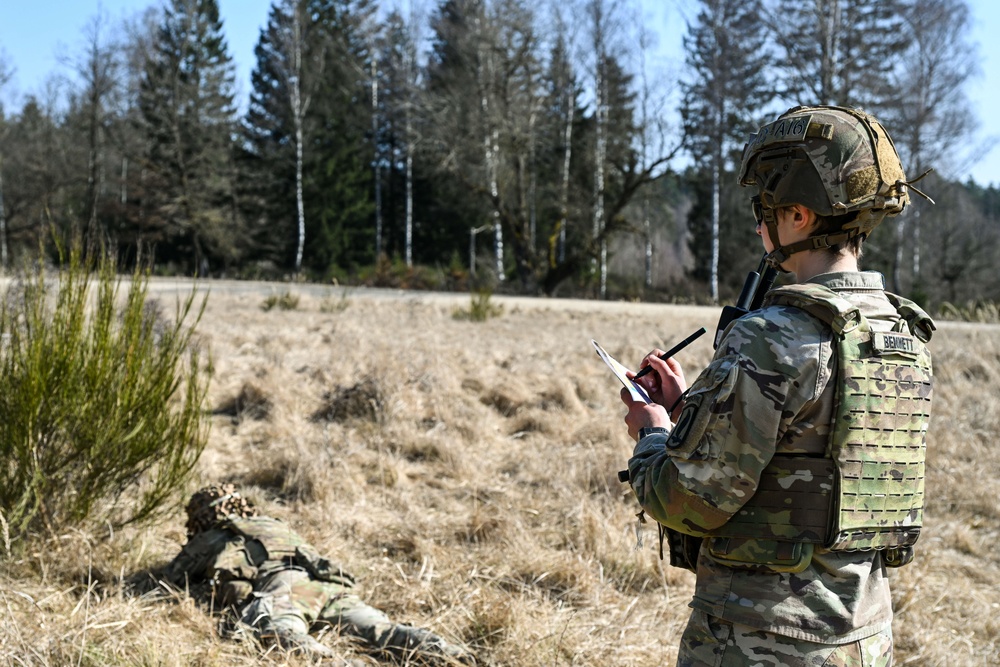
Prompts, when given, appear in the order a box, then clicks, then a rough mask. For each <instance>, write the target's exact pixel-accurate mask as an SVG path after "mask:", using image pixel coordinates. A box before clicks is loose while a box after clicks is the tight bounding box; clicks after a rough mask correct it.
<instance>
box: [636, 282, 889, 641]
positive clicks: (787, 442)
mask: <svg viewBox="0 0 1000 667" xmlns="http://www.w3.org/2000/svg"><path fill="white" fill-rule="evenodd" d="M810 282H815V283H818V284H821V285H824V286H826V287H828V288H830V289H831V290H833V291H834V292H836V293H837V294H838V295H839V296H841V297H843V298H845V299H847V300H848V301H850V302H852V303H854V304H855V305H857V306H858V307H859V309H860V310H861V312H862V314H864V315H865V317H867V318H868V320H869V321H870V323H871V325H872V327H873V328H874V329H876V330H881V331H887V330H889V329H890V328H891V327H892V326H893V325H894V324H895V323H896V322H897V321H898V320H899V315H898V313H897V311H896V309H895V307H894V306H893V305H892V304H891V303H890V301H889V300H888V298H887V297H886V295H885V292H884V288H883V283H882V277H881V275H879V274H877V273H871V272H864V273H831V274H824V275H820V276H816V277H814V278H813V279H812V280H811V281H810ZM834 350H835V346H834V343H833V340H832V334H831V331H830V329H829V327H828V326H827V325H826V324H824V323H823V322H821V321H820V320H819V319H817V318H815V317H813V316H812V315H810V314H808V313H806V312H805V311H804V310H801V309H798V308H793V307H788V306H767V305H765V307H764V308H763V309H762V310H760V311H757V312H755V313H751V314H750V315H748V316H746V317H744V318H741V319H740V320H737V321H736V322H734V323H733V324H732V325H731V327H730V329H729V331H727V332H726V335H725V337H724V338H723V340H722V342H721V343H720V345H719V349H718V350H717V352H716V355H715V358H714V359H713V361H712V363H711V364H709V366H708V367H707V368H706V369H705V370H704V371H703V372H702V373H701V375H699V377H698V378H697V380H695V382H694V383H693V384H692V385H691V387H690V390H689V393H688V396H687V398H686V401H685V404H684V408H683V409H682V413H681V416H680V417H679V419H678V422H677V426H676V427H675V428H674V430H673V432H672V433H671V434H670V436H669V437H668V436H664V435H659V434H653V435H650V436H647V437H646V438H643V439H642V440H641V441H640V442H638V443H637V444H636V447H635V450H634V452H633V456H632V458H631V459H630V461H629V471H630V477H631V483H632V487H633V490H634V492H635V494H636V497H637V499H638V500H639V503H640V504H641V505H642V507H643V508H644V509H645V510H646V512H647V513H648V514H649V515H650V516H651V517H652V518H654V519H656V520H657V521H659V522H660V523H662V524H663V525H665V526H667V527H669V528H672V529H674V530H677V531H679V532H682V533H685V534H689V535H696V536H697V535H705V534H708V533H711V532H712V531H713V530H714V529H717V528H719V527H720V526H722V525H723V524H725V523H726V522H727V521H728V520H729V518H730V517H732V516H733V515H735V514H736V513H737V512H738V511H739V510H740V508H741V507H742V506H743V505H744V504H745V503H746V502H747V501H748V499H749V498H750V497H751V496H753V494H754V493H755V491H756V489H757V484H758V482H759V480H760V477H761V472H762V471H763V470H764V468H765V467H766V466H767V465H768V463H770V462H771V460H772V458H773V457H774V456H775V455H776V454H781V455H785V454H792V455H794V454H813V455H822V453H823V452H824V451H825V449H826V446H827V444H828V441H829V438H830V424H831V420H832V416H833V414H834V407H835V405H834V404H835V390H836V386H835V384H836V383H835V382H831V380H832V379H833V377H834V372H835V368H836V361H835V355H834ZM882 559H883V555H882V554H881V552H878V551H854V552H847V551H836V552H834V551H827V550H825V549H823V548H821V547H816V548H815V550H814V551H813V553H812V555H811V558H810V559H809V560H808V561H807V564H806V565H805V566H804V568H803V569H801V571H797V572H781V571H770V570H764V569H759V568H758V569H753V568H734V567H730V566H728V565H726V564H723V563H721V562H719V561H718V560H716V559H713V558H712V557H710V555H709V554H708V553H707V548H706V545H703V546H702V549H701V552H700V554H699V557H698V563H697V582H696V586H695V595H694V599H693V601H692V603H691V606H692V607H694V608H696V609H700V610H702V611H705V612H706V613H709V614H711V615H713V616H717V617H720V618H723V619H726V620H728V621H731V622H734V623H742V624H745V625H749V626H752V627H756V628H760V629H763V630H767V631H769V632H774V633H777V634H781V635H786V636H789V637H794V638H798V639H805V640H807V641H815V642H821V643H832V644H839V643H845V642H850V641H855V640H857V639H860V638H863V637H867V636H869V635H872V634H874V633H876V632H879V631H881V630H882V629H884V628H885V627H886V626H887V625H888V624H889V623H891V621H892V607H891V600H890V596H889V587H888V579H887V577H886V573H885V566H884V563H883V560H882Z"/></svg>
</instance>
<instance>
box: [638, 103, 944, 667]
mask: <svg viewBox="0 0 1000 667" xmlns="http://www.w3.org/2000/svg"><path fill="white" fill-rule="evenodd" d="M739 182H740V185H743V186H746V187H753V188H755V195H754V196H753V197H752V199H751V203H752V207H753V212H754V217H755V218H756V222H757V233H758V235H760V237H761V240H762V242H763V246H764V249H765V251H766V253H767V255H766V256H765V260H766V261H767V263H768V264H769V265H770V266H772V267H774V268H775V269H778V270H780V271H783V272H787V273H793V274H794V276H795V280H796V282H795V284H792V285H790V286H787V287H782V288H778V289H774V290H772V291H771V292H769V293H768V296H767V297H766V298H765V300H764V303H763V307H762V308H761V309H759V310H757V311H754V312H751V313H749V314H748V315H746V316H744V317H742V318H740V319H737V320H736V321H735V322H733V323H732V324H730V325H729V326H728V328H726V329H725V331H724V332H723V334H722V337H721V339H720V342H719V345H718V349H717V351H716V354H715V357H714V359H713V361H712V362H711V364H710V365H709V366H708V367H707V368H706V369H705V370H704V371H702V373H701V375H699V376H698V378H697V380H695V382H694V383H693V384H692V385H691V387H690V388H687V389H686V388H685V380H684V376H683V373H682V371H681V367H680V365H679V364H678V363H677V362H676V361H674V360H673V359H670V360H667V361H664V360H662V359H660V358H659V356H658V355H660V354H662V352H661V351H660V350H654V351H653V352H652V353H650V355H649V356H647V357H646V358H645V359H644V360H643V363H642V366H652V367H653V371H654V372H652V373H650V374H648V375H647V376H645V379H643V380H639V382H643V383H645V386H646V388H647V389H648V390H649V392H650V394H651V396H652V397H653V398H654V400H655V404H653V405H646V404H644V403H640V402H635V401H632V400H631V398H630V397H629V396H628V394H627V392H624V391H623V392H622V400H623V401H624V402H625V404H626V405H627V406H628V414H627V415H626V417H625V422H626V424H627V425H628V429H629V434H630V435H631V436H632V437H633V438H635V439H636V440H637V443H636V446H635V450H634V452H633V456H632V458H631V459H630V460H629V465H628V467H629V471H628V472H629V482H630V484H631V486H632V489H633V491H634V492H635V495H636V497H637V498H638V500H639V503H640V504H641V505H642V507H643V509H644V510H645V511H646V512H647V513H648V514H649V515H650V516H651V517H653V518H654V519H656V521H658V522H659V523H660V524H662V525H663V526H664V527H665V528H666V529H667V532H668V535H670V536H671V537H672V539H671V540H670V546H671V562H672V563H675V564H681V565H682V566H687V567H689V568H690V569H692V570H693V571H695V572H696V574H697V581H696V584H695V593H694V599H693V600H692V602H691V607H692V609H693V612H692V614H691V617H690V619H689V621H688V625H687V627H686V629H685V631H684V633H683V636H682V638H681V646H680V650H679V656H678V661H677V664H678V665H681V666H683V667H689V666H695V665H699V666H701V665H711V666H713V667H719V666H732V667H735V666H743V665H767V666H779V665H780V666H782V667H795V666H798V665H803V666H804V665H817V666H818V665H834V666H836V665H845V666H846V665H858V666H861V665H865V666H866V667H867V666H869V665H875V666H884V665H890V664H891V663H892V604H891V599H890V596H889V581H888V578H887V576H886V568H887V567H898V566H901V565H904V564H906V563H908V562H909V561H910V560H911V559H912V557H913V544H914V543H915V542H916V540H917V536H918V535H919V533H920V526H921V519H922V507H923V490H924V454H925V450H926V446H925V437H926V433H927V426H928V421H929V419H930V406H931V360H930V354H929V352H928V351H927V348H926V346H925V344H926V343H927V341H929V340H930V337H931V333H932V332H933V330H934V324H933V322H932V321H931V320H930V318H929V317H928V316H927V315H926V314H925V313H924V312H923V311H922V310H921V309H920V308H919V307H917V306H916V305H915V304H913V303H912V302H910V301H907V300H906V299H903V298H901V297H898V296H895V295H892V294H889V293H887V292H885V290H884V284H883V279H882V276H881V275H880V274H878V273H874V272H862V271H860V270H859V268H858V260H859V257H860V255H861V243H862V241H863V240H864V239H865V238H867V236H868V235H869V234H870V233H871V231H872V230H873V229H874V228H875V227H876V226H877V225H878V224H879V223H880V222H882V220H883V219H884V218H885V217H886V216H892V215H896V214H898V213H900V212H901V211H902V210H903V207H904V206H905V205H906V203H907V202H908V192H907V191H908V189H913V190H914V191H916V192H918V193H919V191H918V190H916V188H910V187H908V186H909V183H907V181H906V177H905V176H904V175H903V169H902V166H901V164H900V161H899V157H898V156H897V154H896V150H895V148H894V147H893V145H892V141H891V140H890V138H889V136H888V134H887V133H886V131H885V129H884V128H883V127H882V126H881V125H880V124H879V123H878V122H877V121H876V120H875V119H874V118H872V117H871V116H869V115H868V114H866V113H864V112H862V111H860V110H857V109H849V108H843V107H796V108H793V109H790V110H789V111H787V112H785V113H784V114H782V115H781V116H780V117H779V118H778V119H777V120H775V121H774V122H772V123H770V124H768V125H765V126H764V127H762V128H761V129H760V130H759V131H758V132H757V133H756V134H754V135H752V136H751V138H750V141H749V142H748V143H747V145H746V148H745V149H744V153H743V161H742V165H741V168H740V174H739ZM921 194H922V193H921ZM674 406H676V407H674ZM668 408H672V409H673V413H672V414H671V415H669V416H668V414H667V409H668ZM670 417H672V418H673V419H674V420H675V421H676V426H672V423H671V419H670Z"/></svg>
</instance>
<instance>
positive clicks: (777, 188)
mask: <svg viewBox="0 0 1000 667" xmlns="http://www.w3.org/2000/svg"><path fill="white" fill-rule="evenodd" d="M739 183H740V185H742V186H756V187H757V191H758V196H759V197H760V201H761V204H762V205H763V206H764V208H765V209H770V210H772V211H773V210H775V209H778V208H782V207H785V206H792V205H794V204H800V205H802V206H805V207H806V208H809V209H811V210H812V211H814V212H815V213H816V214H817V215H821V216H825V217H829V216H840V215H844V214H847V213H854V212H857V216H856V218H855V219H854V220H852V221H851V222H849V223H847V224H846V225H845V226H844V227H843V230H844V232H845V233H844V234H837V235H836V238H835V239H834V238H831V239H830V240H829V241H827V240H826V239H825V238H814V239H810V242H809V243H807V244H806V245H803V246H802V247H796V248H794V249H792V248H791V247H789V248H785V249H783V250H785V252H784V253H783V255H782V256H783V257H787V255H788V254H791V252H788V251H789V250H791V251H792V252H798V251H799V250H806V249H815V248H822V247H829V246H830V245H834V244H835V243H839V242H842V241H843V240H845V239H846V238H852V237H854V236H857V235H858V234H861V235H863V236H864V237H867V236H868V234H870V233H871V231H872V230H873V229H874V228H875V227H876V226H878V224H879V223H881V222H882V220H883V219H884V218H885V217H886V216H893V215H896V214H898V213H900V212H901V211H902V210H903V208H904V207H905V206H906V204H907V202H908V201H909V194H908V192H907V185H908V183H907V182H906V176H905V174H904V172H903V166H902V163H901V162H900V160H899V155H898V154H897V153H896V148H895V146H893V143H892V139H891V138H890V137H889V134H888V133H887V132H886V131H885V128H883V127H882V125H881V124H880V123H879V122H878V121H877V120H876V119H875V118H874V117H872V116H870V115H869V114H867V113H865V112H864V111H862V110H860V109H851V108H847V107H834V106H816V107H805V106H799V107H793V108H791V109H789V110H788V111H786V112H785V113H783V114H782V115H781V116H779V117H778V119H777V120H775V121H773V122H771V123H769V124H767V125H764V126H763V127H761V128H760V129H759V130H758V131H757V132H756V133H754V134H752V135H750V139H749V141H748V142H747V144H746V145H745V146H744V149H743V160H742V164H741V165H740V173H739ZM816 241H819V243H817V242H816ZM795 245H796V246H798V245H799V244H795ZM781 261H783V259H782V260H781Z"/></svg>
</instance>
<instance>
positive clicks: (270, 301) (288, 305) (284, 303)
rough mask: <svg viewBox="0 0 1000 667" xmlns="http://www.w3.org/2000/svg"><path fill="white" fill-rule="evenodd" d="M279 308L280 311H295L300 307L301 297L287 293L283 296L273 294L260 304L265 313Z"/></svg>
mask: <svg viewBox="0 0 1000 667" xmlns="http://www.w3.org/2000/svg"><path fill="white" fill-rule="evenodd" d="M275 306H277V307H278V308H279V309H280V310H295V309H296V308H298V307H299V296H298V295H297V294H292V293H291V292H289V291H285V292H283V293H282V294H271V295H270V296H268V297H267V298H266V299H264V303H262V304H260V309H261V310H263V311H264V312H265V313H266V312H267V311H269V310H271V309H272V308H274V307H275Z"/></svg>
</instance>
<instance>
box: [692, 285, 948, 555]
mask: <svg viewBox="0 0 1000 667" xmlns="http://www.w3.org/2000/svg"><path fill="white" fill-rule="evenodd" d="M890 300H891V301H892V303H893V305H894V306H895V307H896V308H897V311H898V312H899V314H900V316H901V317H902V320H901V321H900V323H899V326H897V327H895V328H894V330H893V331H891V332H873V331H872V330H871V328H870V325H869V322H868V320H867V319H866V318H865V317H864V316H862V315H861V313H860V311H859V310H858V309H857V308H856V307H855V306H854V305H852V304H851V303H850V302H848V301H847V300H845V299H843V298H841V297H839V296H837V295H836V294H835V293H834V292H832V291H831V290H829V289H827V288H825V287H822V286H820V285H815V284H802V285H793V286H790V287H785V288H780V289H777V290H772V292H771V293H770V294H769V295H768V299H767V301H768V303H767V304H765V305H786V306H794V307H797V308H801V309H803V310H805V311H807V312H809V313H810V314H812V315H813V316H815V317H817V318H819V319H820V320H822V321H823V322H826V323H827V324H828V325H829V326H830V328H831V329H832V330H833V332H834V340H835V344H836V348H837V349H836V352H837V373H836V375H835V379H834V380H833V381H835V382H837V403H836V407H835V408H834V420H833V426H832V429H831V437H830V442H829V444H828V446H827V452H826V457H809V456H789V455H777V456H775V457H774V458H773V459H772V461H771V463H770V464H769V465H768V466H767V467H766V468H765V469H764V471H763V473H762V475H761V480H760V484H759V487H758V490H757V492H756V493H755V494H754V496H753V497H752V498H751V499H750V501H749V502H747V504H746V505H744V507H743V508H742V509H741V510H740V511H739V512H738V513H737V514H736V515H734V516H733V518H732V519H730V520H729V521H728V522H727V523H726V524H724V525H723V526H722V527H720V528H719V529H717V530H715V531H712V536H713V537H737V538H749V539H762V540H789V541H794V542H805V543H812V544H823V545H824V546H826V547H827V548H829V549H831V550H840V551H843V550H858V549H884V548H888V547H897V546H907V545H912V544H913V543H914V542H916V540H917V537H918V535H919V533H920V525H921V521H922V509H923V493H924V455H925V451H926V446H925V437H926V430H927V424H928V421H929V419H930V400H931V363H930V355H929V353H928V351H927V349H926V347H925V346H924V344H923V343H924V342H925V341H926V340H928V339H929V338H930V334H931V332H933V329H934V326H933V323H932V322H931V320H930V318H928V317H927V316H926V314H925V313H923V311H922V310H920V309H919V307H917V306H916V305H915V304H912V303H911V302H909V301H906V300H905V299H901V298H900V297H896V296H894V295H892V296H890ZM904 322H905V324H906V328H907V329H908V331H912V332H914V333H915V334H916V335H915V336H914V335H910V334H909V333H908V331H907V332H903V331H900V329H902V328H903V323H904Z"/></svg>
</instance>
